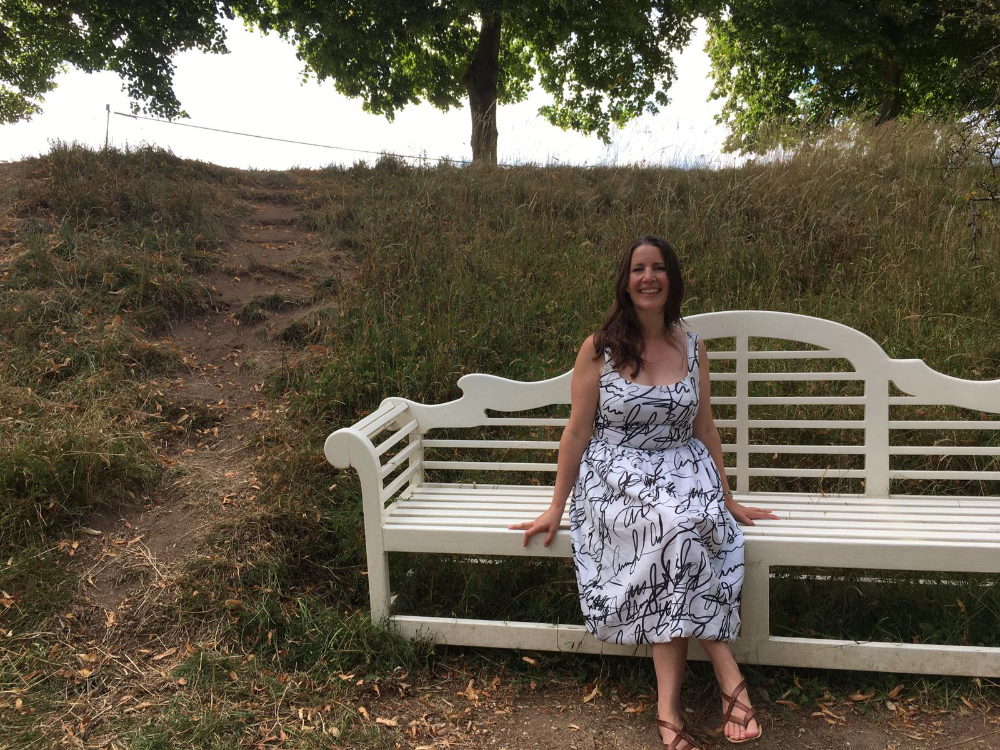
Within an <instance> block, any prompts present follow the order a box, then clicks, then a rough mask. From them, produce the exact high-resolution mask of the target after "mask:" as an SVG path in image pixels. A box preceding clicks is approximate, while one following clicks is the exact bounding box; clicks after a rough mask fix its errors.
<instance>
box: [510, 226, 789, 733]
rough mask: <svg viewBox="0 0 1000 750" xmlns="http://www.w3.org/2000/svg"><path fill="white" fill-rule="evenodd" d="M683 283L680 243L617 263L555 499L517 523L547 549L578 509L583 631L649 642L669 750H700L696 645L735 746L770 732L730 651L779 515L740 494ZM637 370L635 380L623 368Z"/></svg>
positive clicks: (579, 364) (575, 402)
mask: <svg viewBox="0 0 1000 750" xmlns="http://www.w3.org/2000/svg"><path fill="white" fill-rule="evenodd" d="M683 299H684V277H683V276H682V274H681V270H680V264H679V263H678V261H677V256H676V254H675V253H674V251H673V248H671V247H670V245H669V244H668V243H667V242H665V241H663V240H661V239H659V238H658V237H653V236H649V235H647V236H644V237H639V238H638V239H636V240H635V241H634V242H632V244H631V245H629V247H627V248H626V249H625V252H624V253H623V254H622V257H621V261H620V263H619V266H618V278H617V282H616V284H615V301H614V304H613V305H612V307H611V309H610V310H609V312H608V315H607V317H606V318H605V321H604V324H603V325H602V326H601V328H600V329H599V330H598V331H597V333H595V334H594V335H593V336H590V337H588V338H587V340H586V341H584V343H583V346H582V347H581V348H580V353H579V355H578V357H577V360H576V366H575V367H574V369H573V381H572V386H571V403H572V408H571V412H570V417H569V422H568V424H567V425H566V428H565V430H564V431H563V435H562V439H561V440H560V442H559V463H558V467H557V473H556V482H555V488H554V490H553V496H552V503H551V505H550V506H549V508H548V509H547V510H546V511H545V512H544V513H542V514H541V515H540V516H538V518H536V519H535V520H534V521H529V522H525V523H519V524H514V525H512V526H510V528H511V529H518V530H524V544H525V546H526V545H527V544H528V541H529V539H530V538H531V537H532V536H533V535H534V534H540V533H544V534H545V542H544V544H545V546H548V545H549V544H550V543H551V541H552V539H553V537H554V536H555V534H556V531H557V530H558V528H559V523H560V521H561V519H562V516H563V510H564V508H565V506H566V500H567V498H568V496H569V495H570V492H571V490H572V500H571V504H570V511H569V519H570V538H571V539H572V549H573V563H574V566H575V569H576V580H577V585H578V588H579V594H580V606H581V609H582V610H583V620H584V624H585V625H586V627H587V630H588V631H589V632H590V634H591V635H593V636H594V637H596V638H598V639H600V640H602V641H606V642H609V643H614V644H637V645H638V644H649V645H650V648H651V651H652V656H653V664H654V666H655V669H656V678H657V687H658V690H657V694H658V713H659V718H658V719H657V724H658V725H659V727H660V728H661V729H662V730H663V731H662V732H661V734H660V736H661V739H662V740H663V743H664V747H666V748H669V750H694V749H695V748H696V747H697V745H696V741H695V739H694V738H693V737H691V735H690V734H688V732H687V731H686V729H685V728H684V714H683V711H682V710H681V705H680V693H681V684H682V682H683V678H684V670H685V663H686V660H687V646H688V639H689V638H692V637H694V638H698V639H699V640H700V641H701V644H702V646H703V648H704V649H705V651H706V653H707V654H708V655H709V657H710V658H711V660H712V665H713V666H714V668H715V674H716V677H717V678H718V680H719V686H720V687H721V689H722V699H723V709H722V710H723V721H724V723H725V733H726V738H727V739H728V740H729V741H730V742H747V741H749V740H754V739H757V738H758V737H760V736H761V734H762V732H763V728H762V727H761V726H760V725H759V724H758V723H757V721H756V720H755V719H754V715H755V710H754V709H753V708H752V707H751V706H750V704H749V700H750V696H749V693H748V692H747V687H746V682H745V681H744V680H743V679H742V677H741V676H740V670H739V667H738V666H737V664H736V661H735V659H734V658H733V654H732V651H731V650H730V647H729V643H731V642H732V641H734V640H736V638H737V636H738V635H739V631H740V593H741V590H742V587H743V570H744V560H743V534H742V532H741V531H740V529H739V526H738V525H737V522H739V523H742V524H746V525H751V526H752V525H753V520H754V519H759V518H777V516H775V515H774V514H772V513H771V512H770V511H767V510H761V509H759V508H750V507H744V506H742V505H740V504H739V503H737V502H736V501H735V500H734V499H733V494H732V492H730V490H729V484H728V482H727V481H726V474H725V468H724V464H723V460H722V441H721V440H720V439H719V431H718V429H717V428H716V426H715V422H714V420H713V418H712V407H711V397H710V393H709V387H710V384H709V371H708V355H707V353H706V351H705V345H704V343H702V342H701V341H699V339H698V336H697V335H696V334H695V333H693V332H691V331H685V330H684V329H682V327H681V315H680V311H681V303H682V302H683ZM622 370H626V371H629V372H630V375H629V378H630V379H626V378H625V377H624V376H623V375H622V373H621V371H622Z"/></svg>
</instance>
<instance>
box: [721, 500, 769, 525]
mask: <svg viewBox="0 0 1000 750" xmlns="http://www.w3.org/2000/svg"><path fill="white" fill-rule="evenodd" d="M726 509H727V510H728V511H729V512H730V513H732V514H733V518H735V519H736V522H737V523H739V524H742V525H743V526H753V522H754V521H759V520H761V519H762V518H769V519H772V520H775V521H777V520H779V518H778V517H777V516H776V515H774V513H772V512H771V511H770V510H765V509H764V508H753V507H751V506H749V505H740V504H739V503H737V502H735V501H734V502H731V503H726Z"/></svg>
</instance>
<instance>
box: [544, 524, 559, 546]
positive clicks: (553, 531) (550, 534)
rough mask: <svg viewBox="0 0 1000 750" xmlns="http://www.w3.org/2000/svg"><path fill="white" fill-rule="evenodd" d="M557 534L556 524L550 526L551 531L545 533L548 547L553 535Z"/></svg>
mask: <svg viewBox="0 0 1000 750" xmlns="http://www.w3.org/2000/svg"><path fill="white" fill-rule="evenodd" d="M555 535H556V527H555V526H551V527H549V533H548V534H546V535H545V546H546V547H548V546H549V542H551V541H552V537H554V536H555Z"/></svg>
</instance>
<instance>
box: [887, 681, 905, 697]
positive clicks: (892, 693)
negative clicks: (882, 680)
mask: <svg viewBox="0 0 1000 750" xmlns="http://www.w3.org/2000/svg"><path fill="white" fill-rule="evenodd" d="M901 692H903V686H902V685H901V684H900V685H896V687H894V688H893V689H892V690H890V691H889V695H887V696H886V697H887V698H896V697H898V696H899V694H900V693H901Z"/></svg>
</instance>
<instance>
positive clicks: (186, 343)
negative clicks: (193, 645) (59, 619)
mask: <svg viewBox="0 0 1000 750" xmlns="http://www.w3.org/2000/svg"><path fill="white" fill-rule="evenodd" d="M246 197H247V198H248V201H249V207H250V211H249V212H248V214H247V215H246V217H245V218H244V219H243V221H242V222H241V226H240V228H239V232H238V235H237V236H236V237H234V238H233V240H232V242H230V243H229V244H228V246H226V247H224V248H223V249H222V251H221V252H222V257H220V258H219V259H218V261H217V263H216V265H215V267H214V269H213V270H212V271H211V272H209V273H207V274H205V275H203V276H202V277H200V279H199V281H200V283H201V284H202V285H203V287H204V289H205V291H206V294H207V297H208V300H209V304H208V310H207V311H205V312H204V313H202V314H199V315H195V316H192V317H189V318H186V319H184V320H183V321H181V322H180V323H178V324H177V325H175V327H174V328H173V330H172V331H171V332H170V335H169V336H168V337H167V338H166V339H165V343H167V344H169V345H171V346H173V347H176V349H177V351H178V352H179V353H180V356H181V358H182V360H183V363H184V366H185V368H186V371H185V372H183V373H181V374H179V375H178V376H176V377H174V378H172V379H161V380H159V381H153V382H151V383H148V384H146V394H147V396H148V398H149V402H148V403H149V404H150V408H151V409H153V410H157V411H159V410H162V413H163V417H162V418H163V419H164V421H166V422H168V423H169V429H170V430H172V431H173V433H174V434H175V436H176V437H174V438H173V439H171V440H169V441H168V442H167V443H166V444H164V445H163V446H162V449H163V450H162V461H163V463H164V464H165V466H166V468H167V471H168V475H167V476H168V481H167V483H166V486H165V488H164V490H163V491H162V492H161V494H160V495H159V496H155V497H148V498H143V500H144V501H145V502H144V505H143V506H142V507H139V508H130V509H123V510H122V511H120V512H117V513H114V512H104V513H99V514H95V515H94V516H93V517H92V518H91V519H89V521H88V522H87V523H86V524H85V533H86V534H87V537H84V539H85V542H84V544H83V548H82V549H81V554H80V564H81V581H82V584H81V600H82V601H81V605H82V606H83V607H84V608H88V607H89V608H90V609H91V617H90V618H89V621H90V623H91V624H92V626H93V628H96V629H97V630H98V631H99V630H100V628H101V627H102V626H104V627H107V625H108V623H112V624H115V623H117V624H121V623H122V622H123V620H125V619H126V618H131V619H132V620H133V623H132V624H133V626H135V625H137V624H138V623H139V622H141V620H142V614H143V611H144V610H147V609H149V607H150V605H152V604H153V603H154V601H155V600H156V599H157V598H158V592H159V591H160V590H162V589H163V588H164V587H165V580H166V578H167V576H168V575H169V572H170V570H171V566H172V565H173V564H174V563H175V562H178V561H181V560H183V559H184V557H185V556H186V555H188V554H190V553H191V552H192V550H194V549H195V548H196V547H197V545H198V543H199V541H200V540H201V539H202V538H204V536H205V534H206V533H207V532H208V531H209V530H210V529H211V528H213V527H215V526H216V525H217V524H218V523H220V522H223V521H225V520H226V518H227V517H231V516H232V515H233V514H235V513H239V512H242V511H247V510H250V509H251V508H252V504H253V501H254V499H255V496H256V492H257V491H259V490H260V483H259V480H258V478H257V476H256V475H255V474H254V464H255V462H256V459H257V453H256V450H255V448H256V446H255V436H256V434H257V433H258V429H259V426H260V423H261V422H262V421H263V420H266V419H267V418H268V409H269V406H268V401H267V399H266V398H265V396H264V394H263V390H264V378H265V376H266V375H267V374H268V373H270V372H272V371H273V370H274V369H275V368H276V367H278V366H280V364H281V361H282V357H284V356H288V355H289V347H288V345H287V343H286V339H287V337H288V336H289V334H290V333H293V334H294V332H296V331H297V330H302V329H303V328H304V327H305V326H306V325H307V322H308V320H309V315H310V313H311V312H313V311H314V310H315V309H317V308H319V307H323V306H328V305H330V304H331V303H332V302H333V300H332V298H331V297H332V294H333V290H335V289H337V288H339V284H340V283H342V282H343V280H345V279H346V278H347V276H348V275H349V273H350V267H351V264H350V262H349V261H348V259H347V258H345V257H342V256H341V254H340V253H338V252H337V251H335V250H333V249H331V248H328V247H325V246H324V244H323V243H322V241H321V239H320V238H318V237H316V236H314V235H312V234H310V233H308V232H306V231H304V230H303V229H302V227H301V222H300V217H301V208H300V196H299V189H298V188H291V189H285V190H280V191H273V190H258V191H253V192H250V193H249V194H248V195H247V196H246ZM331 279H332V280H333V281H334V283H331ZM86 619H88V618H84V620H86ZM93 628H92V630H93ZM89 635H90V637H96V638H98V639H99V633H98V632H92V633H90V634H89Z"/></svg>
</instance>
